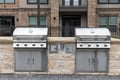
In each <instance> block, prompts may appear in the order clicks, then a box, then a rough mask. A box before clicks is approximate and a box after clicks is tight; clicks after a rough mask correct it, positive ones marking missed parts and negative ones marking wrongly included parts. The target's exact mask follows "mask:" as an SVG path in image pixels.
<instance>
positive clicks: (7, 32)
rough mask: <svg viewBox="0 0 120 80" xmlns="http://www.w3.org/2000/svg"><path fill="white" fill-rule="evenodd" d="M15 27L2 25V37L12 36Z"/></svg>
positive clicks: (0, 27)
mask: <svg viewBox="0 0 120 80" xmlns="http://www.w3.org/2000/svg"><path fill="white" fill-rule="evenodd" d="M14 29H15V26H13V25H2V26H0V36H12V34H13V31H14Z"/></svg>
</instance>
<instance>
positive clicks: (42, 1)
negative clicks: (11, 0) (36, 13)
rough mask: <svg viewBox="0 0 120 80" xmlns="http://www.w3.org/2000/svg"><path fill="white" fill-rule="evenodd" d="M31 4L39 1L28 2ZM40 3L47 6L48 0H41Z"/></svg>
mask: <svg viewBox="0 0 120 80" xmlns="http://www.w3.org/2000/svg"><path fill="white" fill-rule="evenodd" d="M27 1H28V3H29V4H36V3H37V0H27ZM40 3H42V4H47V3H48V0H40Z"/></svg>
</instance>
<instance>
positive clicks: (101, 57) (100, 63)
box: [97, 49, 109, 71]
mask: <svg viewBox="0 0 120 80" xmlns="http://www.w3.org/2000/svg"><path fill="white" fill-rule="evenodd" d="M108 51H109V50H106V49H101V50H98V51H97V71H107V69H108V57H107V56H108Z"/></svg>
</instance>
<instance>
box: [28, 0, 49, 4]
mask: <svg viewBox="0 0 120 80" xmlns="http://www.w3.org/2000/svg"><path fill="white" fill-rule="evenodd" d="M48 3H49V1H48V0H47V2H46V3H40V4H48ZM27 4H37V0H36V2H35V3H30V2H29V0H27Z"/></svg>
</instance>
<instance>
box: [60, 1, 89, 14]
mask: <svg viewBox="0 0 120 80" xmlns="http://www.w3.org/2000/svg"><path fill="white" fill-rule="evenodd" d="M87 6H88V5H87V0H78V1H77V2H76V0H60V10H59V11H60V12H87Z"/></svg>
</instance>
